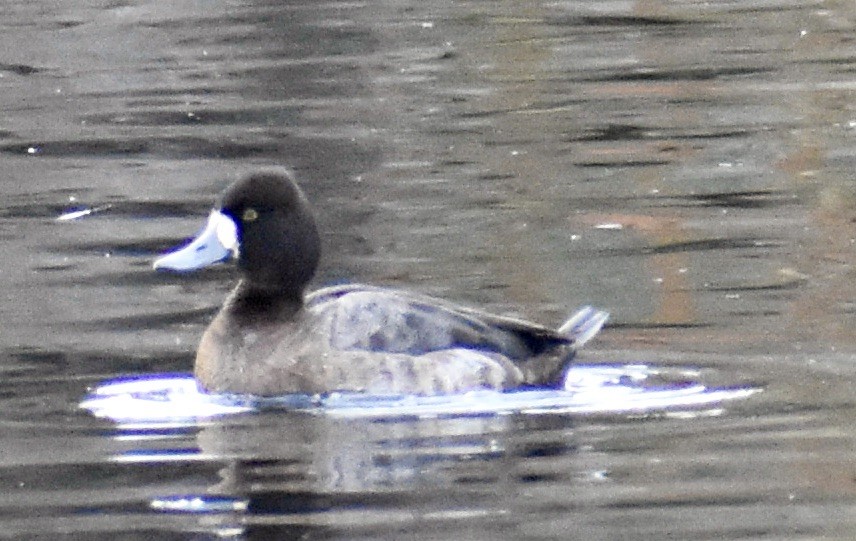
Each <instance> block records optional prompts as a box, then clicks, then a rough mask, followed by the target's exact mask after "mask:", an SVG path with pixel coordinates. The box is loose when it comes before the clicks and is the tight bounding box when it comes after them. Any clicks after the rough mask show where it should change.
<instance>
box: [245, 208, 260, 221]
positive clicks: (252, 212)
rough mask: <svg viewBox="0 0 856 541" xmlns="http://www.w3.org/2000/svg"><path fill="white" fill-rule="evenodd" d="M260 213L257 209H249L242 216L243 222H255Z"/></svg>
mask: <svg viewBox="0 0 856 541" xmlns="http://www.w3.org/2000/svg"><path fill="white" fill-rule="evenodd" d="M258 217H259V213H258V211H257V210H256V209H253V208H249V209H246V210H245V211H244V213H243V214H241V220H242V221H244V222H254V221H256V220H257V219H258Z"/></svg>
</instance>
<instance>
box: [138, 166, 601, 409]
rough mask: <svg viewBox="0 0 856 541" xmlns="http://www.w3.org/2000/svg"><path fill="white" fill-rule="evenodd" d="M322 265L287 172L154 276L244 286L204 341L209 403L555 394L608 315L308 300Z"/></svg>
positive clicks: (257, 188) (230, 202)
mask: <svg viewBox="0 0 856 541" xmlns="http://www.w3.org/2000/svg"><path fill="white" fill-rule="evenodd" d="M320 255H321V241H320V236H319V233H318V228H317V226H316V222H315V218H314V214H313V211H312V209H311V207H310V204H309V202H308V201H307V199H306V197H305V195H304V194H303V192H302V191H301V189H300V188H299V187H298V185H297V183H296V182H295V181H294V179H293V178H292V175H291V174H290V173H289V172H288V171H286V170H284V169H282V170H280V169H272V170H264V171H259V172H254V173H252V174H249V175H247V176H245V177H243V178H242V179H240V180H238V181H237V182H236V183H234V184H233V185H232V186H230V187H229V188H228V189H227V190H226V191H225V192H224V194H223V195H222V197H221V198H220V200H219V203H218V204H217V205H216V207H215V208H214V210H212V211H211V213H210V215H209V217H208V222H207V225H206V226H205V228H204V229H203V231H202V232H201V233H200V234H199V235H198V236H197V238H196V239H194V240H193V241H192V242H191V243H190V244H188V245H187V246H185V247H183V248H181V249H178V250H177V251H174V252H172V253H169V254H167V255H165V256H164V257H162V258H160V259H158V260H157V261H155V263H154V268H155V269H159V270H170V271H174V272H187V271H192V270H195V269H199V268H202V267H205V266H208V265H211V264H214V263H218V262H221V261H225V260H227V259H235V260H237V266H238V269H239V273H240V280H239V281H238V284H237V286H236V287H235V288H234V290H233V291H232V292H231V294H230V295H229V296H228V298H227V299H226V301H225V303H224V305H223V307H222V308H221V310H220V312H219V313H218V314H217V315H216V316H215V318H214V320H213V321H212V322H211V324H210V325H209V326H208V328H207V329H206V330H205V332H204V334H203V335H202V340H201V342H200V344H199V347H198V350H197V353H196V361H195V366H194V373H195V376H196V378H197V380H198V381H199V383H200V384H201V386H202V387H203V388H204V389H205V390H207V391H209V392H215V393H238V394H250V395H257V396H277V395H285V394H291V393H308V394H317V393H329V392H335V391H351V392H364V393H373V394H385V395H389V394H418V395H435V394H447V393H461V392H466V391H471V390H477V389H496V390H507V389H514V388H520V387H532V386H558V385H560V384H561V383H562V380H563V376H564V374H565V371H566V369H567V368H568V366H569V365H570V363H571V360H572V359H573V357H574V353H575V351H576V349H577V348H578V347H579V346H580V345H582V344H584V343H586V342H587V341H588V340H589V339H591V338H592V337H593V336H594V335H595V334H597V332H598V331H599V330H600V328H601V327H602V326H603V325H604V323H605V322H606V320H607V318H608V314H606V313H605V312H602V311H598V310H595V309H593V308H590V307H585V308H582V309H581V310H579V311H578V312H577V313H576V314H574V315H573V316H572V317H571V318H570V319H569V320H568V321H566V322H565V323H564V324H563V325H561V326H560V327H559V328H558V329H551V328H549V327H546V326H542V325H539V324H536V323H532V322H529V321H524V320H521V319H517V318H511V317H505V316H500V315H493V314H488V313H485V312H482V311H479V310H476V309H473V308H468V307H463V306H458V305H456V304H453V303H450V302H447V301H443V300H439V299H435V298H432V297H428V296H424V295H420V294H416V293H411V292H407V291H401V290H397V289H391V288H384V287H376V286H371V285H362V284H348V285H338V286H333V287H326V288H323V289H319V290H317V291H313V292H311V293H307V291H306V289H307V285H308V284H309V282H310V280H311V279H312V278H313V276H314V274H315V271H316V269H317V267H318V262H319V258H320Z"/></svg>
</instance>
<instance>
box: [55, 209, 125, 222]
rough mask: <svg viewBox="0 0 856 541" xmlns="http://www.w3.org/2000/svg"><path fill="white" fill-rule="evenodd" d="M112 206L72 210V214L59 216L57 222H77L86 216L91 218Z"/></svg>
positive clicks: (67, 213)
mask: <svg viewBox="0 0 856 541" xmlns="http://www.w3.org/2000/svg"><path fill="white" fill-rule="evenodd" d="M112 206H113V205H103V206H100V207H92V208H87V209H79V210H72V211H70V212H66V213H64V214H61V215H60V216H57V219H56V221H58V222H68V221H71V220H77V219H80V218H83V217H84V216H89V215H90V214H94V213H96V212H102V211H105V210H107V209H109V208H110V207H112Z"/></svg>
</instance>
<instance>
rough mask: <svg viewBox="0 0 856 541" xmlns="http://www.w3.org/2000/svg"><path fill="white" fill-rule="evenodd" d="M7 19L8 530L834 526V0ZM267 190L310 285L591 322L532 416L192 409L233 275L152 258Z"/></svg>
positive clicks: (853, 229) (838, 37)
mask: <svg viewBox="0 0 856 541" xmlns="http://www.w3.org/2000/svg"><path fill="white" fill-rule="evenodd" d="M0 10H2V17H0V111H2V116H0V163H2V177H0V195H2V197H0V238H2V240H3V246H4V248H5V257H4V263H3V265H2V267H0V279H2V283H3V286H4V287H3V288H2V293H0V318H2V325H0V376H2V377H0V488H2V490H0V537H2V538H9V539H45V540H47V539H51V540H54V539H105V540H106V539H110V540H114V539H153V538H156V539H221V538H227V539H231V538H234V539H396V540H402V539H485V540H488V539H489V540H497V539H510V540H511V539H513V540H530V539H531V540H536V539H586V540H601V539H603V540H622V539H633V540H634V541H638V540H647V539H650V540H661V539H685V540H703V539H716V540H733V539H799V540H803V539H853V538H854V537H856V460H854V452H856V423H855V422H854V418H856V400H854V398H856V393H854V390H853V385H854V382H856V280H854V278H856V270H854V269H856V267H854V263H856V182H854V181H855V180H856V176H854V169H856V99H854V98H856V4H854V3H853V2H850V1H836V0H828V1H798V0H750V1H747V2H696V1H691V0H681V1H668V2H667V1H658V0H650V1H649V0H638V1H629V0H628V1H607V2H574V1H556V2H552V1H550V2H547V1H544V2H519V1H518V2H502V1H497V2H470V1H460V2H407V1H403V2H383V3H372V2H366V3H363V2H327V3H325V2H314V3H312V2H310V3H285V2H275V1H271V0H268V1H258V2H252V1H249V0H230V1H224V2H202V1H189V0H188V1H181V0H178V1H173V2H154V1H148V2H146V1H134V0H129V1H124V2H115V1H113V2H101V1H95V0H91V1H87V0H69V1H67V2H60V3H55V2H51V3H49V5H48V4H45V3H40V2H23V1H14V0H13V1H8V2H4V3H3V5H2V8H0ZM270 165H286V166H288V167H290V168H291V169H292V170H293V171H294V172H295V174H296V176H297V177H298V178H299V179H300V182H301V185H302V186H303V187H304V189H305V190H306V192H307V195H308V197H309V198H310V199H311V200H312V201H313V203H314V204H315V206H316V208H317V210H318V213H319V216H320V221H321V226H322V230H323V237H324V245H325V250H326V253H325V257H324V261H323V263H322V267H323V268H322V271H321V272H320V274H319V276H318V279H317V284H318V285H323V284H327V283H335V282H348V281H355V282H356V281H359V282H371V283H376V284H386V285H391V286H395V287H402V288H407V289H412V290H416V291H420V292H423V293H428V294H432V295H436V296H439V297H443V298H448V299H453V300H457V301H460V302H463V303H466V304H470V305H475V306H480V307H483V308H486V309H489V310H492V311H495V312H499V313H505V314H511V315H516V316H521V317H527V318H531V319H534V320H537V321H540V322H543V323H548V324H558V323H560V322H561V321H562V320H563V319H564V318H565V317H567V316H568V315H569V314H570V313H571V312H572V311H573V310H574V309H575V308H576V307H577V306H579V305H582V304H592V305H595V306H597V307H599V308H603V309H606V310H609V311H610V312H611V314H612V319H611V321H610V324H609V326H608V327H607V328H606V329H605V330H604V331H603V332H602V333H601V335H600V336H598V337H597V338H596V339H595V340H594V341H592V342H591V343H590V344H589V345H588V346H587V348H586V350H585V351H583V352H582V353H581V354H580V362H581V363H583V364H582V365H581V366H580V367H579V368H574V369H572V370H571V374H570V375H569V381H571V382H575V383H574V385H572V386H571V387H569V390H568V391H562V392H556V394H553V395H550V394H547V395H544V394H538V393H534V394H531V395H522V396H520V395H508V396H502V395H500V396H496V395H490V396H488V395H474V396H469V397H455V398H450V399H448V401H445V402H441V403H439V404H438V403H416V404H414V403H412V402H404V403H399V402H380V403H378V402H373V401H371V400H369V401H360V400H358V399H357V400H356V401H352V402H347V401H346V402H345V403H342V402H336V401H335V400H333V401H332V402H330V401H328V402H322V403H319V402H317V401H315V402H312V401H310V403H306V404H288V403H285V404H283V403H281V404H276V405H275V407H267V406H270V405H267V406H264V405H259V404H237V405H236V404H235V403H233V404H227V406H230V407H232V406H234V409H223V410H218V411H216V412H213V411H208V412H207V413H206V412H203V413H198V414H197V413H196V412H195V410H193V411H194V412H195V413H193V414H191V413H189V412H190V411H191V410H182V407H184V406H186V407H190V405H198V401H197V399H198V398H199V397H198V396H195V395H194V392H193V390H192V389H191V390H188V388H187V387H185V384H187V383H188V380H187V378H186V374H187V373H188V372H189V371H190V370H191V365H192V359H193V355H194V350H195V347H196V342H197V340H198V339H199V336H200V334H201V332H202V330H203V329H204V327H205V325H206V324H207V322H208V321H209V320H210V318H211V317H212V315H213V314H214V313H215V312H216V310H217V308H218V306H219V305H220V303H221V302H222V299H223V297H224V296H225V294H226V293H227V292H228V290H229V289H230V288H231V286H232V283H233V279H234V272H233V271H234V269H233V268H231V267H229V266H221V267H218V268H215V269H210V270H208V271H206V272H202V273H199V274H197V275H194V276H174V275H168V274H160V273H154V272H153V271H152V270H151V262H152V260H153V259H154V258H156V257H157V256H158V255H159V254H161V253H163V252H164V251H166V250H168V249H169V248H170V247H172V246H174V245H176V244H180V243H182V242H183V241H184V240H185V239H187V238H188V237H190V236H192V235H193V234H194V233H195V232H196V231H197V230H198V229H199V227H201V225H202V222H203V221H204V219H205V216H206V215H207V212H208V210H209V207H210V205H211V204H212V202H213V200H214V198H215V197H216V195H217V194H218V193H219V192H220V191H221V190H222V189H223V188H224V187H225V186H226V185H227V184H228V183H229V182H230V181H231V180H232V179H234V178H235V177H236V176H237V175H239V174H240V173H242V172H246V171H250V170H253V169H254V168H257V167H261V166H270ZM176 374H177V375H176ZM129 377H130V378H135V377H144V378H145V379H142V380H132V381H136V382H137V384H139V385H146V384H147V383H146V382H151V381H154V382H156V383H157V384H158V385H161V386H163V387H162V388H158V389H155V390H154V391H151V392H146V393H143V395H138V394H134V393H126V394H123V395H122V396H121V397H120V398H123V399H124V398H128V399H131V402H130V404H131V410H130V411H131V412H132V413H135V415H137V416H136V417H134V418H128V417H122V416H121V415H116V411H117V410H116V409H115V407H114V402H109V403H106V406H105V408H106V409H96V408H92V407H81V406H87V405H88V404H90V402H88V400H90V399H92V398H93V397H96V398H98V397H99V396H100V397H101V398H104V395H98V393H99V392H104V393H108V392H112V391H115V390H116V387H114V386H113V385H115V382H116V380H117V379H119V380H121V381H126V380H125V379H123V378H129ZM598 377H600V378H601V379H597V378H598ZM140 382H142V383H140ZM190 383H191V384H192V382H190ZM120 389H123V388H120ZM137 390H138V391H139V388H137ZM616 390H618V391H621V392H624V391H626V392H627V393H630V394H631V395H633V396H636V397H637V398H638V396H640V393H641V397H642V402H635V403H633V404H632V406H628V407H624V406H623V405H622V404H625V403H624V402H621V401H620V400H622V399H621V398H620V397H621V396H626V394H621V393H619V394H617V395H613V394H610V393H611V392H613V391H616ZM121 392H124V391H121ZM633 393H636V394H633ZM656 393H672V394H666V395H662V394H656ZM693 393H695V394H693ZM716 393H720V394H716ZM185 395H187V397H189V398H190V399H191V400H190V401H182V397H183V396H185ZM613 397H619V398H616V399H615V400H618V402H615V401H614V400H613ZM655 397H656V398H660V399H662V400H660V401H659V402H655V401H653V400H652V399H653V398H655ZM688 397H691V398H688ZM699 397H702V398H699ZM334 398H335V397H334ZM134 400H139V401H138V402H134ZM346 400H347V398H346ZM545 401H546V402H545ZM104 404H105V403H102V405H104ZM123 404H125V402H123ZM158 404H160V405H161V406H162V405H164V404H166V406H167V407H166V412H167V413H168V414H167V415H156V414H155V413H156V412H155V410H156V409H157V408H156V407H155V406H157V405H158ZM221 405H222V404H221ZM584 406H585V407H584ZM149 408H151V409H149ZM171 408H172V409H171ZM125 411H127V410H125ZM158 411H164V410H163V408H162V409H161V410H158ZM171 411H174V415H170V414H169V413H170V412H171ZM132 417H133V416H132Z"/></svg>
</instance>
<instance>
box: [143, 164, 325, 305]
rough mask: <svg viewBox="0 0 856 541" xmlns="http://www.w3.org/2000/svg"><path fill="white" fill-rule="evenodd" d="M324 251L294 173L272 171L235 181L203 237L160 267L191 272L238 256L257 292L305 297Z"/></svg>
mask: <svg viewBox="0 0 856 541" xmlns="http://www.w3.org/2000/svg"><path fill="white" fill-rule="evenodd" d="M320 255H321V242H320V239H319V236H318V229H317V227H316V224H315V218H314V216H313V214H312V209H311V208H310V206H309V203H308V201H307V200H306V197H305V196H304V195H303V192H302V191H301V190H300V188H299V187H298V186H297V184H296V183H295V182H294V180H293V179H292V177H291V175H289V174H288V172H286V171H285V170H269V171H262V172H257V173H253V174H250V175H248V176H246V177H244V178H242V179H241V180H239V181H237V182H236V183H235V184H233V185H232V186H230V187H229V188H228V189H227V190H226V191H225V192H224V193H223V196H222V197H221V199H220V203H219V204H218V205H217V206H216V207H215V208H214V210H212V211H211V214H210V215H209V217H208V223H207V225H206V226H205V229H203V231H202V232H201V233H200V234H199V236H197V237H196V238H195V239H194V240H193V241H192V242H191V243H190V244H188V245H187V246H185V247H183V248H181V249H179V250H177V251H175V252H172V253H170V254H168V255H166V256H164V257H162V258H160V259H158V260H157V261H155V263H154V268H155V269H166V270H172V271H177V272H187V271H192V270H196V269H199V268H202V267H206V266H208V265H212V264H214V263H218V262H220V261H225V260H227V259H230V258H234V259H237V261H238V268H239V269H240V270H241V273H242V275H243V278H244V284H245V286H246V287H248V288H249V289H250V290H251V291H255V292H258V293H267V294H275V295H280V296H294V297H299V296H300V295H302V293H303V290H304V288H305V287H306V284H308V283H309V281H310V280H311V279H312V276H313V275H314V274H315V269H316V268H317V266H318V259H319V258H320Z"/></svg>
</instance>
